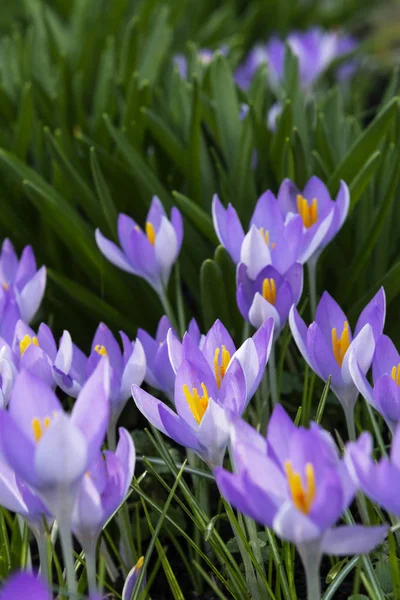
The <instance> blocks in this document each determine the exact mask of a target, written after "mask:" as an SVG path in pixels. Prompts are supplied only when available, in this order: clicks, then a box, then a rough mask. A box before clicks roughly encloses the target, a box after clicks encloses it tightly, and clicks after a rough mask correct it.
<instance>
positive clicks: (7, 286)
mask: <svg viewBox="0 0 400 600" xmlns="http://www.w3.org/2000/svg"><path fill="white" fill-rule="evenodd" d="M2 285H3V288H4V289H5V290H6V292H8V288H9V287H10V286H9V285H8V283H6V282H4V283H3V284H2Z"/></svg>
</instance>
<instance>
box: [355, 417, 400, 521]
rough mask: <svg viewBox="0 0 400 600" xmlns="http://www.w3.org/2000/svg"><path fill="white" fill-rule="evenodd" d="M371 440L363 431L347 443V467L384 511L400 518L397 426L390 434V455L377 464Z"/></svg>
mask: <svg viewBox="0 0 400 600" xmlns="http://www.w3.org/2000/svg"><path fill="white" fill-rule="evenodd" d="M373 450H374V441H373V438H372V436H371V435H370V433H369V432H367V431H365V432H364V433H362V434H361V435H360V437H359V438H358V440H357V441H356V442H351V443H348V444H347V446H346V460H347V464H348V467H349V470H350V472H351V474H352V476H353V478H354V480H355V481H356V483H357V484H358V485H359V486H360V488H361V489H362V490H363V491H364V492H365V494H367V495H368V496H369V497H370V498H371V499H372V500H373V501H374V502H377V503H378V504H379V505H380V506H382V507H383V508H384V509H385V510H387V511H388V512H390V513H391V514H393V515H395V516H396V517H400V493H399V492H400V490H399V489H398V486H399V482H400V428H399V427H398V426H397V427H396V429H395V432H394V435H393V440H392V444H391V449H390V456H389V457H384V458H382V459H381V460H380V461H379V462H378V463H377V462H376V461H375V460H374V458H373V456H372V453H373Z"/></svg>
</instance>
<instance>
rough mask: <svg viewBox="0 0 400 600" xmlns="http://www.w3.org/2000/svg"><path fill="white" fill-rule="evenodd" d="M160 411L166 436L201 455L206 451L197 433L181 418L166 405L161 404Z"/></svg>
mask: <svg viewBox="0 0 400 600" xmlns="http://www.w3.org/2000/svg"><path fill="white" fill-rule="evenodd" d="M158 411H159V413H160V419H161V422H162V424H163V428H164V430H165V433H166V435H168V436H169V437H170V438H171V439H173V440H175V442H177V443H178V444H180V445H181V446H184V447H185V448H190V449H191V450H193V451H194V452H197V453H198V454H199V455H201V453H202V451H204V450H205V449H204V448H202V446H201V445H200V443H199V441H198V439H197V436H196V434H195V432H194V431H193V429H191V428H190V427H189V425H188V424H187V423H186V421H184V420H183V419H182V418H180V417H179V416H178V415H177V414H176V413H174V412H173V411H172V410H171V409H170V408H168V406H166V405H165V404H162V403H160V404H159V405H158Z"/></svg>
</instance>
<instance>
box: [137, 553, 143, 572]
mask: <svg viewBox="0 0 400 600" xmlns="http://www.w3.org/2000/svg"><path fill="white" fill-rule="evenodd" d="M143 563H144V556H141V557H140V558H139V560H138V561H137V563H136V565H135V569H141V568H142V567H143Z"/></svg>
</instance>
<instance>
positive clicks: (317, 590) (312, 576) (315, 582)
mask: <svg viewBox="0 0 400 600" xmlns="http://www.w3.org/2000/svg"><path fill="white" fill-rule="evenodd" d="M298 551H299V554H300V556H301V560H302V561H303V566H304V571H305V574H306V583H307V600H321V578H320V573H319V567H320V563H321V551H320V541H319V540H316V541H315V542H308V543H306V544H302V545H300V546H298Z"/></svg>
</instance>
